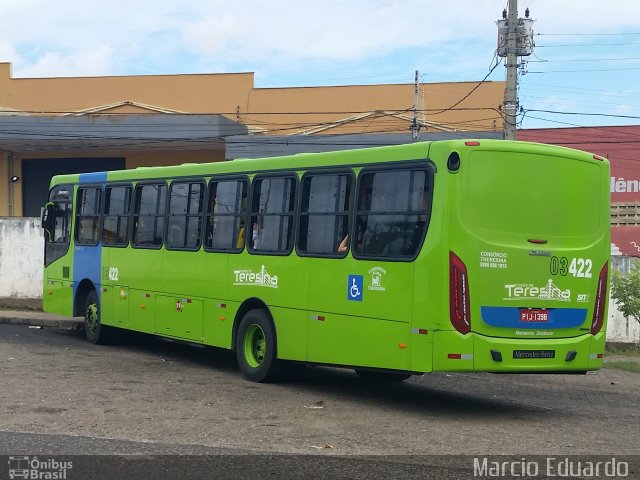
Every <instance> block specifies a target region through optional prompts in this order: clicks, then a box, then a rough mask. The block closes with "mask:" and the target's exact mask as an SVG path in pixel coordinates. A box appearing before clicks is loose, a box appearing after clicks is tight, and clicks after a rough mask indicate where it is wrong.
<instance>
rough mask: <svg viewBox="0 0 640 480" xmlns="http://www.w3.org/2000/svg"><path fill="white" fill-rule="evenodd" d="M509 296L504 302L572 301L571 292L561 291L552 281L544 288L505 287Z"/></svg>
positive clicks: (519, 284) (517, 285) (515, 285)
mask: <svg viewBox="0 0 640 480" xmlns="http://www.w3.org/2000/svg"><path fill="white" fill-rule="evenodd" d="M504 288H506V289H507V296H506V297H505V298H504V300H540V299H543V300H556V301H559V302H570V301H571V290H569V289H566V290H561V289H560V288H558V287H556V286H555V285H554V284H553V281H552V280H549V281H548V282H547V285H545V286H544V287H535V286H533V285H532V284H530V283H529V284H524V283H515V284H512V285H505V286H504Z"/></svg>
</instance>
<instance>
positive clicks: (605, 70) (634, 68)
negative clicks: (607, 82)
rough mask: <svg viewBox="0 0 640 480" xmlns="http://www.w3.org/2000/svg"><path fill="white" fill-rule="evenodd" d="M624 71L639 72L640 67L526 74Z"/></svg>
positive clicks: (548, 71) (529, 71)
mask: <svg viewBox="0 0 640 480" xmlns="http://www.w3.org/2000/svg"><path fill="white" fill-rule="evenodd" d="M626 70H640V67H630V68H602V69H585V70H547V71H546V72H534V71H531V70H528V71H527V73H583V72H622V71H626Z"/></svg>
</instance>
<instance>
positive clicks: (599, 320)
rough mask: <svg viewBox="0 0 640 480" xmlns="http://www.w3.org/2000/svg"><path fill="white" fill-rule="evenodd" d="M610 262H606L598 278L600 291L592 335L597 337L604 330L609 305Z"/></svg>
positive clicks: (598, 291)
mask: <svg viewBox="0 0 640 480" xmlns="http://www.w3.org/2000/svg"><path fill="white" fill-rule="evenodd" d="M608 266H609V262H605V264H604V267H602V270H600V276H599V277H598V290H597V291H596V301H595V304H594V305H593V320H592V321H591V334H592V335H595V334H596V333H598V332H599V331H600V329H601V328H602V324H603V323H604V307H605V305H606V304H607V273H608Z"/></svg>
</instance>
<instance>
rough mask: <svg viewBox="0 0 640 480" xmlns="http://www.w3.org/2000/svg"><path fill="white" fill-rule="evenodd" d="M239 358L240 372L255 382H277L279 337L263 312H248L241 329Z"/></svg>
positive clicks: (238, 341) (258, 310)
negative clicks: (277, 341) (277, 343)
mask: <svg viewBox="0 0 640 480" xmlns="http://www.w3.org/2000/svg"><path fill="white" fill-rule="evenodd" d="M236 358H237V359H238V366H239V367H240V371H241V372H242V374H243V375H244V376H245V378H247V380H251V381H252V382H269V381H273V380H276V378H277V377H278V376H279V374H280V371H281V370H282V362H280V361H279V360H278V359H277V358H276V334H275V330H274V328H273V324H272V323H271V319H270V318H269V316H268V315H267V313H266V312H265V311H264V310H260V309H254V310H250V311H248V312H247V313H246V314H245V315H244V317H242V320H241V321H240V326H239V327H238V334H237V336H236Z"/></svg>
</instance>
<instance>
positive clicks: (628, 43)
mask: <svg viewBox="0 0 640 480" xmlns="http://www.w3.org/2000/svg"><path fill="white" fill-rule="evenodd" d="M621 45H640V42H623V43H566V44H557V45H538V44H536V48H560V47H563V48H565V47H609V46H621Z"/></svg>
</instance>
